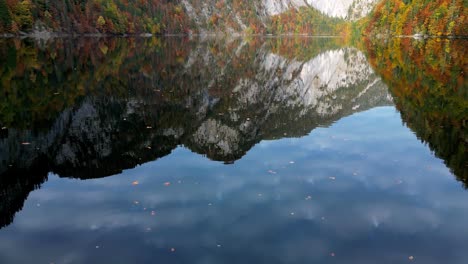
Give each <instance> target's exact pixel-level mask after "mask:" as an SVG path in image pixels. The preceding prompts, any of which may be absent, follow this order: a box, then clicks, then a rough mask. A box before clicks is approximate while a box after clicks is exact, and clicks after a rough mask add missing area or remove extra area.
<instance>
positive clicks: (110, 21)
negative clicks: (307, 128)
mask: <svg viewBox="0 0 468 264" xmlns="http://www.w3.org/2000/svg"><path fill="white" fill-rule="evenodd" d="M376 1H377V0H339V1H328V0H279V1H276V0H275V1H274V0H250V1H243V0H206V1H201V0H138V1H128V0H110V1H104V0H63V1H59V0H23V1H21V0H0V32H4V33H5V32H10V33H20V32H31V31H44V30H45V31H53V32H67V33H78V34H80V33H110V34H139V33H152V34H164V33H166V34H180V33H183V34H185V33H190V32H194V33H203V32H224V33H233V32H236V33H247V34H252V33H324V34H325V33H328V34H330V33H335V32H339V31H340V30H341V29H342V27H338V28H335V27H334V26H330V25H335V24H343V22H344V21H345V20H356V19H358V18H361V17H363V16H365V15H366V14H368V13H369V12H370V11H371V9H372V7H373V5H374V3H375V2H376ZM285 19H287V21H285ZM278 23H281V24H284V27H279V26H278Z"/></svg>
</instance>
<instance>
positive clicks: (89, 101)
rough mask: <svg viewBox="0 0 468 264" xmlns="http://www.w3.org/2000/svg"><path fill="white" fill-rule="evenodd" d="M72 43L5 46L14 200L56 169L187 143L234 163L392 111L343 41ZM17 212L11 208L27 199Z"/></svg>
mask: <svg viewBox="0 0 468 264" xmlns="http://www.w3.org/2000/svg"><path fill="white" fill-rule="evenodd" d="M70 41H72V40H67V39H60V40H57V41H54V42H53V43H51V44H49V45H47V46H45V47H43V48H37V47H36V45H34V43H28V42H25V41H17V40H16V41H4V42H6V43H3V45H2V47H3V49H4V52H5V56H2V57H8V63H7V66H6V67H4V69H3V72H4V74H3V82H4V83H5V84H7V85H5V88H4V90H3V93H4V95H5V96H4V97H3V99H2V102H1V105H2V109H4V110H2V116H1V118H2V121H1V124H2V127H4V129H3V130H2V140H1V142H0V144H1V148H0V149H1V153H0V154H1V155H0V156H1V160H2V163H1V167H0V172H2V173H3V174H4V175H5V176H3V178H4V179H10V180H9V181H11V183H5V184H6V186H5V188H4V190H7V191H10V189H11V188H10V186H11V185H12V184H13V185H19V186H25V188H26V190H27V191H20V192H15V195H12V194H9V193H8V192H6V193H5V195H4V196H5V197H7V198H9V199H11V197H12V196H16V194H17V195H18V196H19V197H24V198H25V197H26V196H27V193H28V192H29V191H30V190H32V188H33V187H34V186H37V184H38V183H40V182H42V181H43V179H44V178H46V175H47V173H48V172H54V173H56V174H58V175H60V176H65V177H74V178H80V179H90V178H98V177H104V176H109V175H114V174H118V173H120V172H122V170H124V169H128V168H133V167H135V166H136V165H138V164H142V163H145V162H148V161H152V160H155V159H157V158H160V157H163V156H165V155H168V154H169V153H170V152H171V151H172V150H173V149H174V148H176V147H177V146H178V145H184V146H186V147H187V148H189V149H191V150H192V151H194V152H197V153H200V154H203V155H206V156H207V157H208V158H210V159H212V160H218V161H224V162H227V163H232V162H234V161H235V160H238V159H240V158H241V157H242V156H243V155H245V153H246V152H247V151H248V150H249V149H251V148H252V146H253V145H255V144H256V143H258V142H259V141H261V140H262V139H278V138H282V137H300V136H303V135H306V134H308V133H309V132H310V131H311V130H313V129H314V128H315V127H318V126H328V125H329V124H331V123H332V122H333V121H334V120H338V119H340V118H342V117H343V116H347V115H350V114H352V113H354V112H357V111H362V110H366V109H369V108H372V107H375V106H381V105H389V104H391V97H390V96H389V94H388V92H387V90H386V87H385V86H384V85H383V84H382V83H381V82H380V79H379V78H378V77H377V76H376V75H375V74H374V72H373V71H372V69H371V68H370V66H369V65H368V64H367V63H366V58H365V56H364V55H363V54H362V53H361V52H359V51H358V50H356V49H353V48H338V46H339V43H336V42H337V40H332V41H330V40H324V39H309V40H304V39H274V40H269V41H266V42H265V41H262V40H259V39H255V40H250V41H246V40H242V39H236V40H233V41H232V42H231V43H228V45H225V43H224V42H222V41H220V42H216V41H215V42H213V41H207V42H193V41H188V40H185V39H179V38H176V39H164V40H158V39H152V40H142V39H139V40H133V39H105V40H96V39H90V40H80V41H78V42H77V43H78V44H77V48H76V49H72V48H71V44H72V43H71V42H70ZM304 41H306V42H305V43H303V42H304ZM73 44H76V43H75V41H73ZM304 44H307V45H308V46H309V47H310V51H307V50H304V49H302V45H304ZM294 47H296V49H297V50H298V52H292V53H290V52H288V53H287V55H288V56H287V57H283V56H282V55H281V52H285V51H289V50H291V49H293V50H294ZM330 48H335V49H331V50H329V49H330ZM221 49H222V50H221ZM13 51H15V52H13ZM12 54H16V58H14V57H13V58H12V56H14V55H12ZM7 55H8V56H7ZM303 59H304V60H306V61H303ZM213 66H215V67H213ZM10 175H11V176H10ZM19 175H23V177H18V176H19ZM39 175H40V176H39ZM23 178H24V180H25V181H26V182H30V181H31V180H32V179H34V178H37V179H38V180H37V183H36V184H32V185H31V184H27V183H21V182H19V181H21V180H22V179H23ZM24 198H18V201H22V200H24ZM9 199H3V200H4V201H8V200H9ZM15 201H16V200H15ZM7 204H9V202H7ZM12 204H13V205H12V207H14V209H12V210H10V211H13V212H14V211H17V210H18V209H19V208H21V204H22V203H18V202H13V203H12ZM8 206H10V205H7V207H8ZM2 215H7V219H6V221H4V222H6V223H8V222H10V221H11V217H10V216H9V215H10V214H2Z"/></svg>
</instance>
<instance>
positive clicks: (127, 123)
mask: <svg viewBox="0 0 468 264" xmlns="http://www.w3.org/2000/svg"><path fill="white" fill-rule="evenodd" d="M355 46H357V47H358V48H354V47H352V46H350V45H347V44H345V43H342V41H341V40H340V39H322V38H318V39H316V38H270V39H262V38H253V39H230V40H221V39H205V40H189V39H183V38H166V39H80V40H76V39H73V40H69V39H59V40H54V41H50V42H48V43H37V42H33V41H28V40H22V41H21V40H0V62H1V64H0V85H1V90H0V94H1V96H0V127H1V130H0V227H1V229H0V263H413V262H414V263H429V264H430V263H453V264H463V263H467V261H468V252H467V251H466V245H467V244H468V229H467V228H466V223H467V220H468V192H467V190H466V187H467V186H468V173H467V171H468V154H467V152H468V151H467V146H468V136H467V135H468V128H467V119H468V86H467V81H466V77H465V74H466V72H467V65H466V57H467V56H466V55H467V54H466V53H467V51H466V47H467V46H468V45H467V43H466V41H446V40H442V41H441V40H429V41H426V42H419V41H414V40H411V39H403V40H401V39H398V40H392V41H390V42H387V43H385V42H382V43H377V44H376V43H371V42H370V41H363V42H362V43H358V44H356V45H355Z"/></svg>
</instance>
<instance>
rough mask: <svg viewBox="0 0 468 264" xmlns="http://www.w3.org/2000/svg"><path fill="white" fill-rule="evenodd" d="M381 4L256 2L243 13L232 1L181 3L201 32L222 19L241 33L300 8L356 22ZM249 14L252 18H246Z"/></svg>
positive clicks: (355, 0) (353, 0) (371, 0)
mask: <svg viewBox="0 0 468 264" xmlns="http://www.w3.org/2000/svg"><path fill="white" fill-rule="evenodd" d="M377 2H378V0H335V1H330V0H254V1H250V2H248V4H246V3H244V5H245V6H242V7H241V8H240V9H239V7H238V4H237V3H234V2H229V1H215V0H209V1H196V0H181V4H182V5H183V6H184V8H185V10H186V12H187V14H188V16H189V17H190V18H191V20H192V21H193V22H194V24H195V25H196V27H197V28H198V29H199V30H200V31H201V32H209V31H211V30H212V28H211V27H212V26H213V25H212V18H214V17H221V18H223V22H222V23H225V24H226V25H224V26H225V28H226V29H227V30H228V31H233V32H240V31H242V30H244V29H246V28H247V27H248V26H249V24H250V19H251V18H252V16H253V17H255V19H257V20H258V21H260V22H261V23H263V24H264V25H266V24H267V23H268V19H269V17H271V16H275V15H279V14H281V13H284V12H287V11H288V10H290V9H298V8H300V7H307V8H314V9H316V10H318V11H320V12H321V13H323V14H325V15H327V16H329V17H336V18H342V19H346V20H353V21H354V20H357V19H360V18H362V17H364V16H366V15H367V14H369V13H370V11H371V10H372V8H373V7H374V6H375V4H376V3H377ZM245 11H248V13H249V15H245Z"/></svg>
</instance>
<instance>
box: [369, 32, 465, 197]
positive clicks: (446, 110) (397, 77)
mask: <svg viewBox="0 0 468 264" xmlns="http://www.w3.org/2000/svg"><path fill="white" fill-rule="evenodd" d="M467 44H468V43H467V41H463V40H462V41H458V40H457V41H450V40H442V41H440V40H428V41H427V42H419V41H415V40H411V39H394V40H392V41H390V42H388V43H386V44H385V45H376V44H372V43H370V42H367V48H368V52H369V58H370V63H371V64H372V65H373V66H374V67H375V69H376V70H377V72H378V73H379V74H381V76H382V77H383V79H384V82H386V83H387V84H388V86H389V88H390V92H391V93H392V95H393V96H394V98H395V103H396V105H397V108H398V109H399V110H400V112H401V115H402V118H403V120H404V121H405V123H406V124H407V125H408V127H410V128H411V129H412V130H413V131H415V132H416V134H417V136H418V137H419V138H420V139H421V140H422V141H423V142H426V143H427V144H428V145H429V147H430V148H431V149H432V150H433V151H434V152H435V154H436V155H437V156H438V157H440V158H442V159H443V160H444V161H445V163H446V165H447V166H448V167H449V168H450V169H451V170H452V172H453V173H454V174H455V175H456V176H457V177H458V179H459V180H460V181H462V182H463V183H464V185H465V187H467V188H468V169H467V166H468V124H467V120H468V88H467V87H468V86H467V82H466V79H465V76H464V74H465V72H466V70H467V69H466V64H465V61H464V60H465V58H466V56H467V50H466V46H467Z"/></svg>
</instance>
